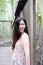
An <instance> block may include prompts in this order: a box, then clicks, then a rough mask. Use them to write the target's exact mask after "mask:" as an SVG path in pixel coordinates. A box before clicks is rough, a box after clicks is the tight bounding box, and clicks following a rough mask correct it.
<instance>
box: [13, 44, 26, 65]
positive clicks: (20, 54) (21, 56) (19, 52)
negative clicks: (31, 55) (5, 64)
mask: <svg viewBox="0 0 43 65" xmlns="http://www.w3.org/2000/svg"><path fill="white" fill-rule="evenodd" d="M15 51H16V52H15V60H14V62H13V65H26V55H25V51H24V47H23V44H16V46H15Z"/></svg>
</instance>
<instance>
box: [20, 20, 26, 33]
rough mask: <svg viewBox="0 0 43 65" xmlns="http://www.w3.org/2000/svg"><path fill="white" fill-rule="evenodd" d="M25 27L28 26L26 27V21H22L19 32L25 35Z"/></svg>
mask: <svg viewBox="0 0 43 65" xmlns="http://www.w3.org/2000/svg"><path fill="white" fill-rule="evenodd" d="M25 27H26V25H25V23H24V21H23V20H21V21H20V25H19V31H20V32H21V33H23V32H24V29H25Z"/></svg>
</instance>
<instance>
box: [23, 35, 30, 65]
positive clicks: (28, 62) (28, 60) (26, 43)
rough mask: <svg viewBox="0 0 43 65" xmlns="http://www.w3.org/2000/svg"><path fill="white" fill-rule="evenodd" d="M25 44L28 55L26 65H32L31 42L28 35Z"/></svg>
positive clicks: (24, 40)
mask: <svg viewBox="0 0 43 65" xmlns="http://www.w3.org/2000/svg"><path fill="white" fill-rule="evenodd" d="M23 43H24V49H25V54H26V65H30V42H29V36H28V35H25V36H24V39H23Z"/></svg>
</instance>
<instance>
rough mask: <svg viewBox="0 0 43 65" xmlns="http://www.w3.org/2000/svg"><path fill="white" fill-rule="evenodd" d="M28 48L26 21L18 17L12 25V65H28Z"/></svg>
mask: <svg viewBox="0 0 43 65" xmlns="http://www.w3.org/2000/svg"><path fill="white" fill-rule="evenodd" d="M29 46H30V43H29V36H28V30H27V24H26V20H25V19H24V18H22V17H18V18H17V19H16V20H15V21H14V25H13V43H12V48H13V55H12V65H30V54H29Z"/></svg>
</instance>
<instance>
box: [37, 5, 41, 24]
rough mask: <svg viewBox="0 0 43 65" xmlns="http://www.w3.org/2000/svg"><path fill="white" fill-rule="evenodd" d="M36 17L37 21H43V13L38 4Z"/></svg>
mask: <svg viewBox="0 0 43 65" xmlns="http://www.w3.org/2000/svg"><path fill="white" fill-rule="evenodd" d="M36 17H37V22H38V23H42V15H41V12H40V9H39V6H38V5H37V11H36Z"/></svg>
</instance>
